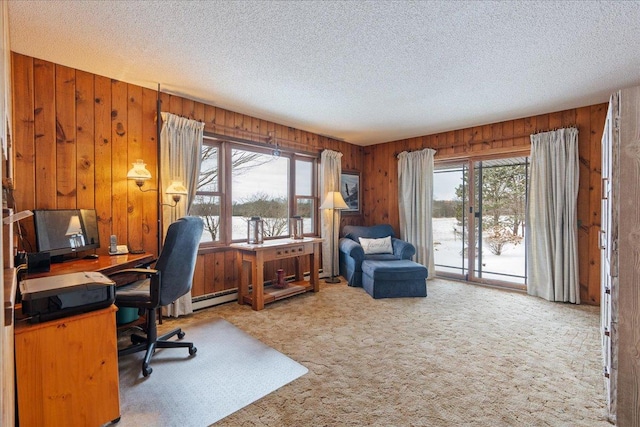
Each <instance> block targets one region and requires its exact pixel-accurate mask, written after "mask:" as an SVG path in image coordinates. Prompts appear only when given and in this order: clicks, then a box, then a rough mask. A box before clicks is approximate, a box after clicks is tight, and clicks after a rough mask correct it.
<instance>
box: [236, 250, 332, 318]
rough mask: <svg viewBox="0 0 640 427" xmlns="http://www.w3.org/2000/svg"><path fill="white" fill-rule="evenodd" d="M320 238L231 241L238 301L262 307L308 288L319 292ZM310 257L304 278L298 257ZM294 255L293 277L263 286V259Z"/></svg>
mask: <svg viewBox="0 0 640 427" xmlns="http://www.w3.org/2000/svg"><path fill="white" fill-rule="evenodd" d="M321 243H322V239H317V238H304V239H297V240H296V239H276V240H268V241H266V242H264V243H263V244H261V245H250V244H248V243H234V244H232V245H231V247H233V248H234V249H237V251H238V270H239V276H240V287H239V289H238V304H251V307H252V308H253V309H254V310H262V309H263V308H264V305H265V304H268V303H270V302H273V301H277V300H279V299H282V298H288V297H290V296H293V295H297V294H301V293H303V292H307V291H313V292H318V291H319V290H320V287H319V279H318V270H319V269H320V245H321ZM305 256H308V257H309V269H310V278H309V281H308V282H307V281H305V280H304V275H303V271H302V263H301V262H300V261H301V258H302V257H305ZM286 258H295V260H296V267H295V270H296V271H295V279H296V280H295V281H294V282H288V283H287V287H286V288H284V289H278V288H274V287H273V286H267V287H266V288H265V286H264V263H265V262H267V261H274V260H278V259H286ZM249 272H251V277H252V278H253V289H252V290H251V292H249Z"/></svg>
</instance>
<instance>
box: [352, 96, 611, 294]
mask: <svg viewBox="0 0 640 427" xmlns="http://www.w3.org/2000/svg"><path fill="white" fill-rule="evenodd" d="M606 114H607V104H598V105H592V106H587V107H582V108H575V109H571V110H565V111H559V112H555V113H549V114H542V115H539V116H535V117H527V118H523V119H518V120H509V121H505V122H500V123H493V124H488V125H484V126H476V127H471V128H466V129H459V130H454V131H450V132H444V133H438V134H434V135H426V136H421V137H417V138H411V139H404V140H399V141H393V142H389V143H385V144H379V145H373V146H369V147H365V149H364V160H363V183H364V186H363V190H364V191H363V208H364V223H365V224H367V225H371V224H377V223H383V222H385V223H390V224H391V225H392V226H393V227H394V229H395V230H396V232H399V231H400V225H399V218H398V178H397V177H398V161H397V155H398V154H399V153H400V152H402V151H405V150H406V151H414V150H420V149H423V148H433V149H435V150H436V151H437V153H436V156H435V159H436V162H438V160H442V159H451V158H459V159H465V158H470V157H483V156H488V157H492V156H505V155H507V154H508V153H516V152H522V151H523V149H524V150H526V151H528V150H529V149H530V140H529V135H530V134H532V133H537V132H544V131H548V130H552V129H556V128H562V127H569V126H576V127H577V128H578V132H579V135H578V141H579V156H580V188H579V192H578V226H579V230H578V250H579V263H580V299H581V300H582V302H583V303H585V304H593V305H598V304H600V250H599V244H598V236H599V233H600V180H601V173H600V169H601V148H600V140H601V138H602V132H603V130H604V121H605V116H606Z"/></svg>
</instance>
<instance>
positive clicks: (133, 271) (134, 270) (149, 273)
mask: <svg viewBox="0 0 640 427" xmlns="http://www.w3.org/2000/svg"><path fill="white" fill-rule="evenodd" d="M121 274H142V275H144V276H147V277H151V276H153V275H155V274H157V275H160V271H158V270H154V269H152V268H125V269H124V270H118V271H115V272H113V273H111V274H109V277H115V276H120V275H121Z"/></svg>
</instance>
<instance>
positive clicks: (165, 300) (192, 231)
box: [110, 216, 203, 377]
mask: <svg viewBox="0 0 640 427" xmlns="http://www.w3.org/2000/svg"><path fill="white" fill-rule="evenodd" d="M202 229H203V223H202V219H200V218H198V217H191V216H187V217H184V218H180V219H179V220H177V221H176V222H174V223H172V224H171V225H170V226H169V229H168V231H167V237H166V239H165V242H164V246H163V248H162V252H161V253H160V256H159V257H158V260H157V262H156V264H155V266H154V268H153V269H145V268H132V269H131V268H130V269H126V270H122V271H118V272H116V273H114V274H112V275H111V276H110V277H115V276H118V275H121V274H130V275H131V274H136V275H138V276H137V277H141V276H144V277H145V278H143V279H141V280H136V281H134V282H132V283H129V284H126V285H124V286H119V287H118V288H117V289H116V302H115V303H116V305H117V306H118V307H132V308H138V309H139V310H140V311H142V310H144V311H146V328H145V332H146V337H143V336H141V335H138V334H132V335H131V342H132V345H130V346H129V347H126V348H123V349H121V350H119V351H118V356H125V355H128V354H132V353H137V352H138V351H143V350H146V352H147V353H146V354H145V357H144V360H143V362H142V375H144V376H145V377H147V376H149V375H150V374H151V372H152V371H153V369H151V368H150V367H149V363H150V361H151V356H153V353H154V352H155V349H156V348H175V347H187V348H188V349H189V354H190V355H194V354H195V353H196V351H197V349H196V347H194V345H193V343H190V342H182V341H169V338H171V337H173V336H174V335H177V336H178V339H182V338H184V335H185V333H184V332H182V329H180V328H178V329H175V330H173V331H171V332H169V333H168V334H164V335H162V336H160V337H158V331H157V328H156V312H157V309H158V308H159V307H161V306H164V305H167V304H171V303H172V302H174V301H175V300H177V299H178V298H180V297H181V296H183V295H184V294H186V293H187V292H189V290H190V289H191V283H192V281H193V271H194V270H195V265H196V256H197V253H198V245H199V243H200V237H201V236H202Z"/></svg>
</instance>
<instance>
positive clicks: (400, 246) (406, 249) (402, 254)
mask: <svg viewBox="0 0 640 427" xmlns="http://www.w3.org/2000/svg"><path fill="white" fill-rule="evenodd" d="M391 244H392V245H393V254H394V255H395V256H397V257H398V258H400V259H409V260H410V259H411V257H412V256H414V255H415V254H416V248H415V246H413V245H412V244H411V243H409V242H405V241H404V240H400V239H396V238H395V237H392V238H391Z"/></svg>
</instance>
